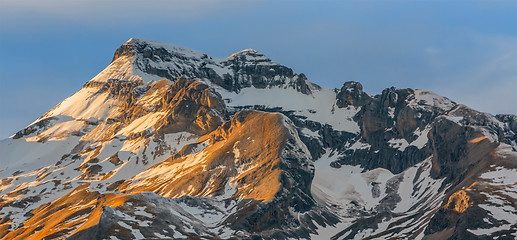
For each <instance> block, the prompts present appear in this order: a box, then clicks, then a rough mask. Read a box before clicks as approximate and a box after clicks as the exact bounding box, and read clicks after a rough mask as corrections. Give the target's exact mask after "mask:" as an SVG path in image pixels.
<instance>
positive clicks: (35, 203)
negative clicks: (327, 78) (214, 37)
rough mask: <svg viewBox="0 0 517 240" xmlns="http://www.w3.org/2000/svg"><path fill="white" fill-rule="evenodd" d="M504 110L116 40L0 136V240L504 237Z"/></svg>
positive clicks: (507, 234)
mask: <svg viewBox="0 0 517 240" xmlns="http://www.w3.org/2000/svg"><path fill="white" fill-rule="evenodd" d="M516 132H517V117H516V116H513V115H497V116H491V115H489V114H485V113H480V112H477V111H475V110H472V109H470V108H468V107H466V106H463V105H461V104H456V103H454V102H453V101H451V100H449V99H448V98H445V97H442V96H439V95H437V94H435V93H432V92H429V91H425V90H412V89H397V88H393V87H392V88H388V89H385V90H384V91H383V92H382V93H381V94H379V95H375V96H373V95H370V94H368V93H365V92H363V89H362V86H361V84H360V83H357V82H346V83H344V85H343V87H342V88H341V89H325V88H321V87H319V86H318V85H316V84H314V83H311V82H309V81H308V80H307V78H306V77H305V75H303V74H298V73H296V72H294V71H293V70H292V69H290V68H288V67H286V66H282V65H280V64H277V63H275V62H273V61H271V60H270V59H268V58H267V57H266V56H264V55H263V54H261V53H259V52H257V51H255V50H252V49H246V50H243V51H241V52H238V53H235V54H232V55H230V56H229V57H227V58H221V59H219V58H212V57H210V56H207V55H206V54H204V53H201V52H197V51H194V50H190V49H186V48H182V47H179V46H174V45H171V44H165V43H159V42H155V41H149V40H143V39H130V40H129V41H128V42H126V43H124V44H123V45H122V46H121V47H120V48H119V49H117V50H116V52H115V55H114V57H113V61H112V63H111V64H110V65H109V66H108V67H107V68H106V69H105V70H104V71H102V72H101V73H99V74H98V75H97V76H95V77H94V78H93V79H91V80H90V81H88V82H86V83H85V85H84V86H83V87H82V88H81V89H80V90H79V91H78V92H76V93H75V94H73V95H72V96H70V97H69V98H67V99H65V100H64V101H63V102H61V103H60V104H58V105H57V106H55V107H54V108H53V109H51V110H50V111H49V112H47V113H46V114H44V115H43V116H42V117H41V118H39V119H38V120H36V121H35V122H34V123H32V124H31V125H29V126H28V127H26V128H25V129H22V130H21V131H19V132H18V133H16V134H15V135H13V136H11V137H10V138H8V139H5V140H1V141H0V162H1V167H0V179H1V180H0V196H1V197H0V237H1V238H2V239H43V238H58V239H59V238H70V239H157V238H158V239H160V238H174V239H176V238H197V237H204V238H208V239H220V238H223V239H226V238H232V237H233V238H242V239H247V238H265V239H287V238H294V239H309V238H310V239H329V238H333V239H387V238H396V239H447V238H450V239H488V238H497V237H499V238H502V239H505V238H506V239H513V238H515V237H517V219H516V218H515V216H517V209H516V207H515V204H514V203H515V202H516V201H517V196H516V194H515V193H516V191H517V190H516V189H515V187H514V186H515V184H516V183H515V179H514V178H512V177H511V176H512V174H514V173H515V169H517V155H516V148H517V144H516V142H517V136H516V134H515V133H516Z"/></svg>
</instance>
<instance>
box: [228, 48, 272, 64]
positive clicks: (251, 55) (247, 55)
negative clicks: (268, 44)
mask: <svg viewBox="0 0 517 240" xmlns="http://www.w3.org/2000/svg"><path fill="white" fill-rule="evenodd" d="M228 59H230V60H233V59H240V60H245V61H252V62H271V59H269V58H267V57H266V55H264V54H262V53H260V52H258V51H257V50H255V49H244V50H242V51H239V52H236V53H234V54H232V55H230V56H228Z"/></svg>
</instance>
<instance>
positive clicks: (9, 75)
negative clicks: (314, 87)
mask: <svg viewBox="0 0 517 240" xmlns="http://www.w3.org/2000/svg"><path fill="white" fill-rule="evenodd" d="M516 23H517V2H516V1H497V2H494V1H454V2H450V1H385V2H364V1H346V2H345V1H325V2H323V3H322V2H310V1H296V2H293V1H280V2H279V1H246V2H241V1H207V0H203V1H196V2H195V3H192V1H189V2H184V1H163V0H160V1H152V2H150V3H149V2H146V4H145V5H141V4H140V3H139V2H137V1H109V2H105V1H100V0H94V1H88V2H79V1H66V2H62V1H56V0H52V1H45V2H44V3H43V2H40V1H33V0H30V1H18V0H17V1H14V0H2V1H0V113H1V117H0V138H6V137H8V136H10V135H12V134H14V133H15V132H16V131H17V130H19V129H21V128H23V127H24V126H26V125H28V124H29V123H31V122H32V121H34V120H35V119H36V118H37V117H39V116H40V115H42V114H43V113H44V112H45V111H46V110H48V109H49V108H51V107H52V106H54V105H55V104H57V103H58V102H59V101H60V100H62V99H64V98H66V97H68V96H70V95H71V94H72V93H73V92H74V91H76V90H77V89H78V88H79V87H80V86H82V85H83V84H84V83H85V82H86V81H88V80H89V79H91V78H92V77H93V76H95V75H96V74H97V73H98V72H100V71H101V70H102V69H104V68H105V67H106V66H107V65H108V64H109V61H110V60H111V54H112V50H113V49H115V48H117V47H118V46H120V44H122V43H124V42H125V41H126V40H127V39H129V38H131V37H142V38H149V39H159V40H161V41H165V42H171V43H174V44H177V45H180V46H185V47H189V48H192V49H198V50H201V51H203V52H206V53H208V54H210V55H212V56H217V57H226V55H227V54H228V53H232V52H236V51H239V50H242V49H247V48H253V49H257V50H259V51H260V52H262V53H264V54H265V55H267V56H268V57H269V58H271V59H273V61H276V62H281V63H283V64H285V65H287V66H291V67H293V69H294V70H296V71H297V72H300V73H304V74H305V75H306V76H307V77H308V79H309V80H310V81H312V82H315V83H317V84H320V85H322V86H325V87H329V88H333V87H335V88H339V87H341V84H342V83H343V82H345V81H349V80H354V81H359V82H361V83H363V85H364V87H365V90H366V91H369V92H372V93H379V92H380V91H381V90H382V89H383V88H385V87H386V86H395V87H401V88H405V87H411V88H423V89H429V90H432V91H435V92H437V93H439V94H442V95H446V96H449V97H451V98H452V99H453V100H455V101H456V102H459V103H464V104H466V105H469V106H471V107H473V108H476V109H479V110H481V111H485V112H490V113H514V114H515V113H517V110H516V108H515V107H514V106H513V104H512V103H515V102H517V95H515V94H514V93H515V92H517V84H516V82H517V24H516Z"/></svg>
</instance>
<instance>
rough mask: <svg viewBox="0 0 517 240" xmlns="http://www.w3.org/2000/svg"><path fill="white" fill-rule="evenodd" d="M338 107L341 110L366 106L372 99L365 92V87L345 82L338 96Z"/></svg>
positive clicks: (356, 83)
mask: <svg viewBox="0 0 517 240" xmlns="http://www.w3.org/2000/svg"><path fill="white" fill-rule="evenodd" d="M336 98H337V101H336V105H337V106H338V107H340V108H344V107H348V106H350V105H352V106H355V107H360V106H364V105H366V104H368V103H370V101H371V100H372V97H370V95H368V94H367V93H365V92H363V85H361V83H358V82H353V81H351V82H345V83H344V84H343V87H341V90H339V93H338V94H337V96H336Z"/></svg>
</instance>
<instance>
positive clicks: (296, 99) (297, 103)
mask: <svg viewBox="0 0 517 240" xmlns="http://www.w3.org/2000/svg"><path fill="white" fill-rule="evenodd" d="M213 87H214V88H216V89H217V91H218V92H219V93H221V95H222V96H223V98H224V99H229V100H230V102H229V103H227V106H230V107H239V106H254V105H263V106H266V107H269V108H275V107H281V108H282V109H284V110H292V111H295V114H296V115H300V116H304V117H307V119H309V120H312V121H317V122H320V123H322V124H329V125H331V126H332V127H333V128H334V130H338V131H346V132H350V133H358V132H359V130H360V129H359V125H357V123H356V122H355V121H354V120H353V119H352V118H353V117H354V115H355V114H356V113H357V112H358V111H359V110H360V108H353V107H351V108H338V107H337V106H335V105H334V104H333V103H335V101H336V92H335V91H334V90H331V89H321V90H313V94H312V95H305V94H303V93H300V92H298V91H296V90H295V89H292V88H281V87H272V88H266V89H259V88H255V87H253V86H252V87H249V88H244V89H242V90H241V91H240V92H239V93H234V92H228V91H226V90H225V89H222V88H221V87H218V86H213Z"/></svg>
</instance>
